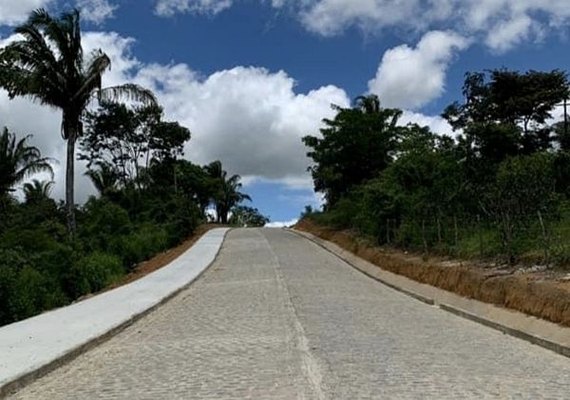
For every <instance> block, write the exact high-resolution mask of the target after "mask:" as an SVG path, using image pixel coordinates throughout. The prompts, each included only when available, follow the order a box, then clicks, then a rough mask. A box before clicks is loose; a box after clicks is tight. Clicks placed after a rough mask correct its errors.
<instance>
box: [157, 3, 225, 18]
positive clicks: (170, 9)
mask: <svg viewBox="0 0 570 400" xmlns="http://www.w3.org/2000/svg"><path fill="white" fill-rule="evenodd" d="M232 3H233V2H232V0H156V5H155V12H156V13H157V14H158V15H160V16H163V17H170V16H172V15H174V14H176V13H207V14H217V13H219V12H221V11H223V10H225V9H227V8H229V7H231V6H232Z"/></svg>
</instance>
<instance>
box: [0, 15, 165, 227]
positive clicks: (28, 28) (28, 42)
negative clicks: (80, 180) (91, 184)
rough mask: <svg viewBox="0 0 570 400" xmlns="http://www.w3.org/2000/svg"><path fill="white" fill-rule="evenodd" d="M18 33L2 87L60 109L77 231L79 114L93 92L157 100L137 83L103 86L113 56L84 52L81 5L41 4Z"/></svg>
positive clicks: (7, 51)
mask: <svg viewBox="0 0 570 400" xmlns="http://www.w3.org/2000/svg"><path fill="white" fill-rule="evenodd" d="M15 33H17V34H19V35H21V36H22V39H20V40H17V41H15V42H13V43H11V44H8V45H7V46H6V47H4V48H3V49H2V50H0V87H2V88H4V89H6V90H7V91H8V94H9V96H10V98H15V97H18V96H23V97H28V98H31V99H33V100H36V101H38V102H40V103H41V104H44V105H47V106H50V107H53V108H56V109H59V110H61V111H62V124H61V130H62V132H61V133H62V137H63V139H64V140H65V141H67V162H66V163H67V164H66V179H65V182H66V183H65V185H66V188H65V201H66V208H67V223H68V230H69V232H70V234H73V233H74V232H75V229H76V223H75V201H74V171H75V168H74V161H75V143H76V141H77V139H78V138H80V137H81V135H82V133H83V124H82V122H81V120H82V115H83V113H84V111H85V109H86V108H87V106H88V104H89V103H90V102H91V101H92V100H93V99H94V97H95V96H97V97H98V98H99V99H100V100H115V99H117V98H119V97H126V98H129V99H132V100H135V101H143V102H146V103H151V104H154V103H155V102H156V100H155V98H154V95H153V94H152V93H151V92H150V91H148V90H146V89H143V88H141V87H139V86H136V85H133V84H125V85H121V86H115V87H108V88H104V89H103V88H102V76H103V74H104V72H105V71H106V70H107V69H108V68H109V67H110V65H111V60H110V58H109V57H108V56H107V55H106V54H105V53H104V52H103V51H101V50H96V51H94V52H93V53H91V54H90V55H89V57H88V58H85V57H84V54H83V48H82V44H81V26H80V16H79V11H77V10H75V11H72V12H68V13H64V14H62V15H61V17H59V18H54V17H52V16H51V15H50V14H48V13H47V12H46V11H45V10H43V9H39V10H37V11H34V12H33V13H32V14H31V15H30V17H29V19H28V21H27V22H26V23H25V24H23V25H21V26H19V27H17V28H16V29H15Z"/></svg>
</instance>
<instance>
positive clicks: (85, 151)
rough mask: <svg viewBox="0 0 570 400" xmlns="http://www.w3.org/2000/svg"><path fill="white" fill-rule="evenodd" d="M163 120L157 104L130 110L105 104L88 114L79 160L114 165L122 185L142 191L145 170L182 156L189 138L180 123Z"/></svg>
mask: <svg viewBox="0 0 570 400" xmlns="http://www.w3.org/2000/svg"><path fill="white" fill-rule="evenodd" d="M162 117H163V110H162V108H161V107H159V106H157V105H150V106H143V107H134V108H129V107H127V106H126V105H125V104H117V103H111V102H105V103H102V104H101V105H100V107H99V109H98V110H97V111H96V112H88V113H87V114H86V122H87V129H86V132H85V135H84V136H83V137H82V139H81V142H80V145H81V150H82V151H81V154H80V158H81V159H84V160H87V161H88V166H91V165H93V164H99V165H100V164H106V165H108V166H114V173H115V175H117V176H118V178H119V179H120V180H121V183H122V185H123V186H128V185H129V184H131V183H136V184H137V186H138V187H139V188H141V187H142V186H143V181H144V180H145V179H146V178H147V177H148V174H146V172H145V171H146V170H148V169H149V167H150V166H151V165H152V164H157V163H158V164H160V163H163V162H166V161H172V160H174V159H176V157H178V156H179V155H182V154H183V147H184V144H185V143H186V142H187V141H188V140H189V139H190V131H189V130H188V129H187V128H185V127H183V126H180V124H179V123H178V122H165V121H162ZM170 174H171V175H173V174H174V170H170ZM145 183H148V182H145Z"/></svg>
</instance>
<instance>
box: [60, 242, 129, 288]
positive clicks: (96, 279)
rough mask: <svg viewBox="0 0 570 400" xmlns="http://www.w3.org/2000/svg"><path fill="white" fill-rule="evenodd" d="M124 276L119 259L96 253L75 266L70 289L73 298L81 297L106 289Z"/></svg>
mask: <svg viewBox="0 0 570 400" xmlns="http://www.w3.org/2000/svg"><path fill="white" fill-rule="evenodd" d="M123 275H124V269H123V266H122V263H121V259H120V258H119V257H117V256H115V255H112V254H107V253H102V252H99V251H96V252H94V253H91V254H89V255H87V256H85V257H83V258H81V259H80V260H79V261H78V262H76V263H75V264H74V265H73V267H72V268H71V271H70V273H69V277H68V282H69V285H68V289H69V291H70V292H71V294H72V295H73V297H79V296H81V295H84V294H87V293H94V292H97V291H99V290H101V289H104V288H105V287H106V286H108V285H110V284H112V283H114V282H116V281H117V280H118V279H119V278H121V277H122V276H123Z"/></svg>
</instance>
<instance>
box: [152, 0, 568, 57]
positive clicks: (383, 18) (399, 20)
mask: <svg viewBox="0 0 570 400" xmlns="http://www.w3.org/2000/svg"><path fill="white" fill-rule="evenodd" d="M154 1H155V2H156V3H155V4H156V7H155V10H156V13H157V14H158V15H161V16H172V15H174V14H176V13H179V12H182V13H187V12H194V13H210V14H216V13H218V12H220V11H222V10H225V9H227V8H229V7H231V6H232V5H233V4H237V3H239V2H240V1H235V0H154ZM242 1H243V0H242ZM258 1H259V2H261V3H270V4H271V5H272V6H273V7H275V8H284V7H287V9H289V10H292V12H293V13H295V14H296V15H297V17H298V18H299V20H300V21H301V23H302V24H303V25H304V26H305V28H306V29H307V30H309V31H311V32H315V33H317V34H319V35H322V36H333V35H338V34H342V33H343V32H344V31H345V30H347V29H349V28H351V27H357V28H359V29H360V30H362V31H364V32H366V33H378V32H382V31H383V30H385V29H399V30H400V31H403V32H412V33H420V34H423V33H425V32H428V31H431V30H447V29H451V30H454V31H456V32H458V33H459V34H461V35H462V36H469V37H471V36H473V37H476V38H478V40H480V41H481V42H483V43H485V44H486V45H487V46H489V47H490V48H491V49H492V50H493V51H495V52H504V51H507V50H509V49H510V48H512V47H513V46H515V45H517V44H518V43H520V42H521V41H523V40H536V39H541V38H542V36H543V35H544V34H546V33H547V32H548V31H551V30H553V29H561V28H565V27H567V24H568V21H569V20H570V7H569V6H568V1H567V0H271V1H270V2H269V1H268V0H258Z"/></svg>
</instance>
